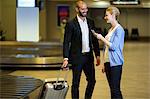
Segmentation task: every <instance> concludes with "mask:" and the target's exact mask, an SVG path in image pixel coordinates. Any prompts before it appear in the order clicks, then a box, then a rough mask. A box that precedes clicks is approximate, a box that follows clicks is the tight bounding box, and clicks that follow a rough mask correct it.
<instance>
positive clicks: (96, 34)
mask: <svg viewBox="0 0 150 99" xmlns="http://www.w3.org/2000/svg"><path fill="white" fill-rule="evenodd" d="M91 31H92V33H93V35H94V36H95V37H96V38H97V39H101V38H102V37H103V36H102V35H101V34H98V33H96V32H95V31H94V30H91Z"/></svg>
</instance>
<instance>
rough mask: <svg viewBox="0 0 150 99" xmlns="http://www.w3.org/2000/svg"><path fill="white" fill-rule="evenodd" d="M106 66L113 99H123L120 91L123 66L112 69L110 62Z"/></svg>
mask: <svg viewBox="0 0 150 99" xmlns="http://www.w3.org/2000/svg"><path fill="white" fill-rule="evenodd" d="M104 65H105V72H106V77H107V81H108V84H109V87H110V92H111V99H123V97H122V93H121V90H120V82H121V75H122V65H118V66H113V67H110V63H109V62H106V63H105V64H104Z"/></svg>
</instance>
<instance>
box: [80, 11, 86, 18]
mask: <svg viewBox="0 0 150 99" xmlns="http://www.w3.org/2000/svg"><path fill="white" fill-rule="evenodd" d="M79 15H80V16H82V17H86V16H87V13H86V14H83V13H82V12H80V11H79Z"/></svg>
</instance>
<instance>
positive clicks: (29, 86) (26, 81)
mask: <svg viewBox="0 0 150 99" xmlns="http://www.w3.org/2000/svg"><path fill="white" fill-rule="evenodd" d="M0 85H1V86H0V99H41V98H40V97H41V95H42V94H41V93H42V89H43V85H44V82H43V81H42V80H40V79H36V78H32V77H27V76H12V75H0Z"/></svg>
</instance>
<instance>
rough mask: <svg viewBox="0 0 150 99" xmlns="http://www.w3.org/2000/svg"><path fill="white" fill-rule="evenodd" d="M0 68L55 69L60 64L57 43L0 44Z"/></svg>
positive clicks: (59, 45) (59, 51) (60, 54)
mask: <svg viewBox="0 0 150 99" xmlns="http://www.w3.org/2000/svg"><path fill="white" fill-rule="evenodd" d="M0 54H1V57H0V67H13V66H15V67H17V66H18V67H48V66H49V67H51V66H52V67H55V66H59V65H58V64H62V60H63V57H62V44H60V43H57V42H37V43H35V42H8V41H4V42H0Z"/></svg>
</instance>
